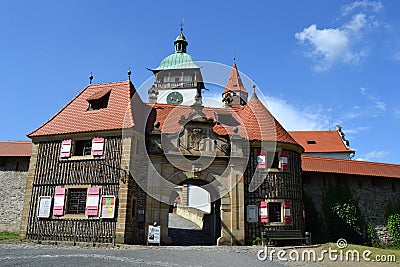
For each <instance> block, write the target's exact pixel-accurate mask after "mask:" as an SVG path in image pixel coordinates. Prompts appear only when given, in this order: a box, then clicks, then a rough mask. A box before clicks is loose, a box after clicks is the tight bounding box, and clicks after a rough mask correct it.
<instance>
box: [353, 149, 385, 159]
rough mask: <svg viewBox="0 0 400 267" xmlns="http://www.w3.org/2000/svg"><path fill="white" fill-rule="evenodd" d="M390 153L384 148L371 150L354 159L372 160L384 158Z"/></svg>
mask: <svg viewBox="0 0 400 267" xmlns="http://www.w3.org/2000/svg"><path fill="white" fill-rule="evenodd" d="M389 155H390V152H389V151H385V150H381V151H377V150H374V151H371V152H368V153H365V154H363V155H361V157H359V158H357V159H356V160H362V161H374V160H380V159H384V158H386V157H387V156H389Z"/></svg>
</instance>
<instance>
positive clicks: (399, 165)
mask: <svg viewBox="0 0 400 267" xmlns="http://www.w3.org/2000/svg"><path fill="white" fill-rule="evenodd" d="M301 157H302V158H310V159H318V160H325V161H341V162H357V163H362V164H372V165H386V166H396V167H400V164H395V163H385V162H377V161H366V160H354V159H338V158H324V157H316V156H309V155H302V156H301Z"/></svg>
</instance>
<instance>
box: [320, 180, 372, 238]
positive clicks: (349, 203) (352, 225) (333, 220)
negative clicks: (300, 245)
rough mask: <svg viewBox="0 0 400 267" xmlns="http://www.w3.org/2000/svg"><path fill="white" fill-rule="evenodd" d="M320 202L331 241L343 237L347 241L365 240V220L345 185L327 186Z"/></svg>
mask: <svg viewBox="0 0 400 267" xmlns="http://www.w3.org/2000/svg"><path fill="white" fill-rule="evenodd" d="M322 204H323V211H324V217H325V222H326V226H327V228H328V232H329V239H330V240H331V241H336V240H337V239H339V238H345V239H346V240H347V242H349V243H355V244H361V243H363V242H365V238H364V232H365V228H366V226H365V222H364V219H363V217H362V215H361V210H360V208H359V206H358V203H357V201H356V200H355V199H354V198H353V196H352V195H351V192H350V190H349V189H348V188H347V187H340V186H337V187H331V188H329V189H328V190H327V192H326V194H325V197H324V199H323V202H322Z"/></svg>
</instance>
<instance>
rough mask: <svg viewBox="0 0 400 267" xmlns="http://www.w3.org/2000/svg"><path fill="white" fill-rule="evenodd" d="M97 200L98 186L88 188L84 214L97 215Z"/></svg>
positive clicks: (98, 197)
mask: <svg viewBox="0 0 400 267" xmlns="http://www.w3.org/2000/svg"><path fill="white" fill-rule="evenodd" d="M99 200H100V187H90V188H88V195H87V201H86V215H88V216H98V215H99Z"/></svg>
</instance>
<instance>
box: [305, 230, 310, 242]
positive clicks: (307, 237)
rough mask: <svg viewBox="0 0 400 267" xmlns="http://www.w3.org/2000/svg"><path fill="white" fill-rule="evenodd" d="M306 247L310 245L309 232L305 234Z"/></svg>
mask: <svg viewBox="0 0 400 267" xmlns="http://www.w3.org/2000/svg"><path fill="white" fill-rule="evenodd" d="M305 237H306V245H311V232H305Z"/></svg>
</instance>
